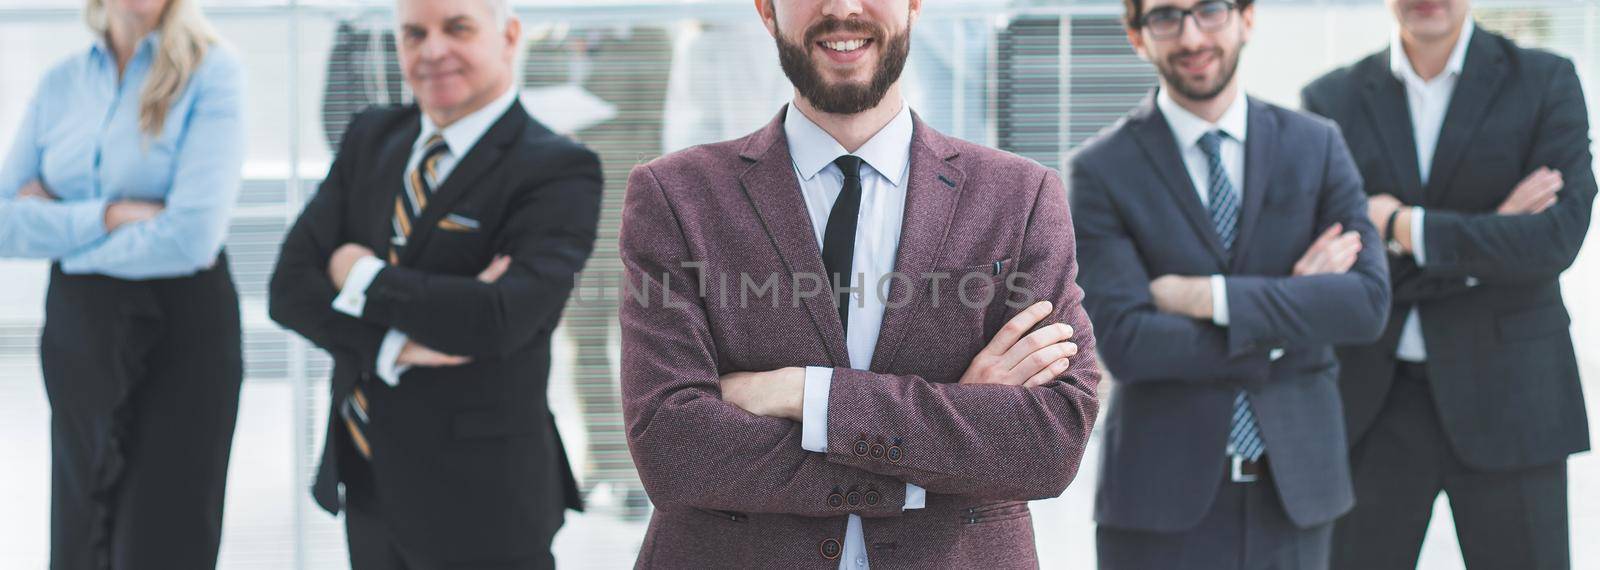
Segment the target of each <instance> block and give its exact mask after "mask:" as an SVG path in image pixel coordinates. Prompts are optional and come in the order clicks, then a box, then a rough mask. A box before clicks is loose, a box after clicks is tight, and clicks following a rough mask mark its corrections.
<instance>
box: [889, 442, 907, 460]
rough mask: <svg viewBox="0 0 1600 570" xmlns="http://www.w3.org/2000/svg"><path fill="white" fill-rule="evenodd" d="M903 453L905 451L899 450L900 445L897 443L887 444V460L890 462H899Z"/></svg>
mask: <svg viewBox="0 0 1600 570" xmlns="http://www.w3.org/2000/svg"><path fill="white" fill-rule="evenodd" d="M904 454H905V452H904V451H901V450H900V446H898V445H891V446H889V462H890V463H899V462H900V457H901V456H903V455H904Z"/></svg>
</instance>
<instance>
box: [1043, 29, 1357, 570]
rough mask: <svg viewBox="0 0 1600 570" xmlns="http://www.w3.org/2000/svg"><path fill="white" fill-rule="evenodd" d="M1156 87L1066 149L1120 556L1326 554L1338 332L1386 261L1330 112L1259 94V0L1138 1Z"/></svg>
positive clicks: (1106, 497)
mask: <svg viewBox="0 0 1600 570" xmlns="http://www.w3.org/2000/svg"><path fill="white" fill-rule="evenodd" d="M1123 6H1124V8H1125V10H1126V18H1127V19H1126V26H1127V33H1128V40H1129V42H1130V43H1132V44H1133V47H1134V49H1135V51H1137V52H1138V53H1139V55H1140V56H1141V57H1143V58H1144V59H1146V60H1148V61H1150V62H1151V63H1152V64H1154V65H1155V67H1156V70H1157V71H1158V72H1159V76H1160V85H1159V87H1158V89H1157V91H1156V93H1155V94H1153V95H1152V96H1151V97H1150V98H1148V99H1146V100H1145V101H1144V102H1143V103H1141V104H1140V105H1139V106H1138V107H1136V108H1135V109H1134V110H1133V111H1132V112H1131V113H1129V114H1128V116H1127V117H1125V118H1124V119H1123V120H1121V121H1120V122H1118V123H1117V124H1115V125H1113V126H1112V127H1111V128H1109V129H1108V130H1107V131H1106V132H1104V133H1102V134H1100V135H1099V136H1097V137H1096V138H1095V139H1093V140H1092V141H1090V142H1088V143H1085V145H1084V146H1083V147H1082V148H1081V149H1080V150H1079V151H1077V152H1076V153H1075V154H1074V155H1073V157H1072V159H1071V162H1070V164H1071V169H1072V170H1071V176H1070V181H1071V195H1072V209H1073V211H1074V213H1075V218H1076V221H1077V228H1078V253H1079V256H1080V259H1081V260H1082V267H1083V274H1082V277H1081V278H1080V280H1079V282H1080V283H1082V285H1083V288H1084V291H1085V299H1084V305H1085V306H1086V307H1088V310H1089V315H1090V317H1091V318H1092V319H1093V321H1094V323H1095V336H1096V338H1097V339H1098V340H1099V348H1100V356H1101V357H1102V358H1104V359H1105V362H1106V364H1107V367H1108V368H1109V370H1110V372H1111V374H1112V377H1113V379H1114V380H1115V381H1116V382H1117V387H1116V389H1115V390H1114V391H1113V393H1112V399H1111V404H1110V410H1109V412H1108V416H1107V418H1106V420H1107V421H1106V428H1105V429H1106V431H1105V434H1104V435H1105V437H1104V438H1103V441H1104V442H1105V446H1104V453H1105V455H1104V458H1103V459H1102V461H1101V471H1100V479H1099V485H1100V486H1099V491H1098V494H1097V496H1096V502H1095V521H1096V522H1097V523H1098V524H1099V527H1098V530H1097V536H1096V544H1097V553H1098V558H1099V565H1100V567H1101V568H1107V569H1124V568H1127V569H1148V568H1163V569H1172V568H1177V569H1183V568H1193V569H1205V570H1210V569H1216V568H1240V569H1257V568H1278V569H1314V568H1325V567H1326V566H1327V563H1328V548H1329V541H1330V537H1331V534H1332V528H1333V524H1332V523H1333V520H1334V519H1335V518H1337V517H1338V516H1339V515H1341V514H1343V513H1344V512H1345V511H1347V510H1348V509H1349V508H1350V505H1351V503H1352V497H1351V495H1352V493H1351V488H1350V487H1351V486H1350V474H1349V466H1348V464H1347V461H1346V454H1345V450H1346V444H1345V430H1344V417H1343V413H1342V411H1341V409H1340V407H1339V391H1338V387H1337V385H1336V381H1335V380H1336V375H1337V371H1336V368H1337V364H1336V362H1335V359H1334V352H1333V346H1334V345H1336V344H1348V343H1361V342H1371V341H1372V339H1374V338H1376V337H1377V335H1378V332H1379V331H1380V330H1381V329H1382V326H1383V322H1384V319H1385V316H1386V314H1387V311H1388V308H1389V287H1388V282H1387V277H1388V271H1387V266H1386V265H1385V264H1384V261H1383V253H1382V252H1381V249H1380V246H1379V244H1378V234H1377V232H1376V231H1375V230H1374V228H1373V226H1372V224H1371V223H1369V222H1368V221H1367V213H1366V201H1365V196H1364V195H1363V194H1362V191H1361V177H1360V175H1359V173H1358V172H1357V170H1356V166H1355V163H1354V162H1353V161H1352V160H1351V159H1350V153H1349V151H1348V150H1347V149H1346V148H1345V145H1344V139H1343V138H1342V137H1340V136H1339V132H1338V129H1336V128H1335V127H1334V126H1333V125H1331V124H1329V122H1327V121H1325V120H1322V119H1317V118H1312V117H1310V116H1307V115H1303V114H1300V113H1297V112H1294V111H1290V110H1287V109H1283V108H1280V107H1277V106H1274V105H1271V104H1268V103H1265V102H1263V101H1260V100H1257V99H1254V98H1252V97H1249V96H1247V95H1246V94H1245V93H1244V91H1243V90H1242V89H1241V87H1240V86H1239V79H1238V76H1237V75H1236V74H1235V72H1236V71H1237V69H1238V64H1239V55H1240V52H1241V51H1242V50H1243V48H1244V46H1245V44H1246V43H1247V41H1248V40H1249V38H1250V33H1251V31H1252V28H1253V25H1254V17H1255V10H1254V6H1253V5H1252V3H1251V2H1249V0H1244V1H1243V2H1242V3H1234V2H1231V1H1229V0H1198V1H1196V0H1125V1H1124V2H1123Z"/></svg>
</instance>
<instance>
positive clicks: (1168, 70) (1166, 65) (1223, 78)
mask: <svg viewBox="0 0 1600 570" xmlns="http://www.w3.org/2000/svg"><path fill="white" fill-rule="evenodd" d="M1240 47H1243V46H1240ZM1204 51H1210V52H1212V55H1213V56H1215V57H1216V59H1217V61H1218V62H1220V63H1221V66H1220V67H1219V69H1218V70H1217V77H1216V81H1215V83H1212V84H1206V83H1202V82H1196V81H1190V80H1189V79H1188V78H1186V77H1184V75H1183V74H1182V73H1180V72H1178V64H1177V60H1178V59H1180V58H1183V57H1187V56H1190V55H1194V54H1196V53H1203V52H1204ZM1241 51H1243V50H1239V49H1235V50H1233V52H1232V53H1229V52H1227V51H1223V49H1222V48H1220V47H1213V48H1210V49H1209V50H1201V51H1200V52H1193V51H1184V52H1178V53H1174V54H1172V55H1169V56H1167V58H1166V59H1162V60H1157V63H1156V71H1158V72H1160V73H1161V78H1162V79H1165V80H1166V83H1167V85H1168V86H1169V87H1171V88H1172V90H1173V91H1176V92H1177V93H1178V94H1179V95H1183V97H1184V98H1185V99H1188V100H1190V101H1210V100H1212V99H1215V98H1217V95H1220V94H1222V90H1223V89H1227V87H1228V84H1229V83H1231V82H1233V74H1234V72H1236V71H1238V70H1239V52H1241Z"/></svg>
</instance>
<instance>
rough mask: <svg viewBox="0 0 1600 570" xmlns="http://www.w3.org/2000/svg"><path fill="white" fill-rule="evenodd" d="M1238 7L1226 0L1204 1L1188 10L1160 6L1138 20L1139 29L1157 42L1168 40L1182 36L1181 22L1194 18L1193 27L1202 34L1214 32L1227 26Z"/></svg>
mask: <svg viewBox="0 0 1600 570" xmlns="http://www.w3.org/2000/svg"><path fill="white" fill-rule="evenodd" d="M1237 7H1238V6H1237V5H1236V4H1234V3H1233V2H1229V1H1227V0H1205V1H1204V2H1201V3H1199V4H1195V5H1194V7H1193V8H1190V9H1188V10H1179V9H1177V8H1174V7H1171V6H1162V7H1160V8H1156V9H1154V10H1151V11H1149V12H1146V13H1145V15H1144V16H1141V17H1140V18H1139V22H1138V23H1139V27H1141V28H1147V29H1149V30H1150V35H1151V36H1153V37H1155V38H1156V39H1158V40H1170V39H1172V38H1176V37H1178V36H1180V35H1182V34H1183V22H1184V20H1187V19H1189V16H1191V15H1192V16H1194V25H1195V27H1196V28H1197V29H1199V30H1200V31H1202V32H1215V31H1217V30H1220V29H1222V27H1223V26H1226V25H1228V20H1229V19H1231V18H1232V17H1233V9H1234V8H1237Z"/></svg>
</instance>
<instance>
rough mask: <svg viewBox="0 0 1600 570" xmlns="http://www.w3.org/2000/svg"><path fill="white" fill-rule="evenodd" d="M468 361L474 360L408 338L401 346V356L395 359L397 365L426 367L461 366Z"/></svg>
mask: <svg viewBox="0 0 1600 570" xmlns="http://www.w3.org/2000/svg"><path fill="white" fill-rule="evenodd" d="M468 362H472V359H471V358H469V357H466V356H455V355H451V354H445V353H443V352H439V351H437V350H434V349H431V348H428V347H426V346H422V345H420V344H417V341H414V340H407V341H406V345H405V346H404V347H401V348H400V356H398V357H395V359H394V363H395V364H396V365H400V366H421V367H424V368H439V367H443V366H461V365H463V364H466V363H468Z"/></svg>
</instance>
